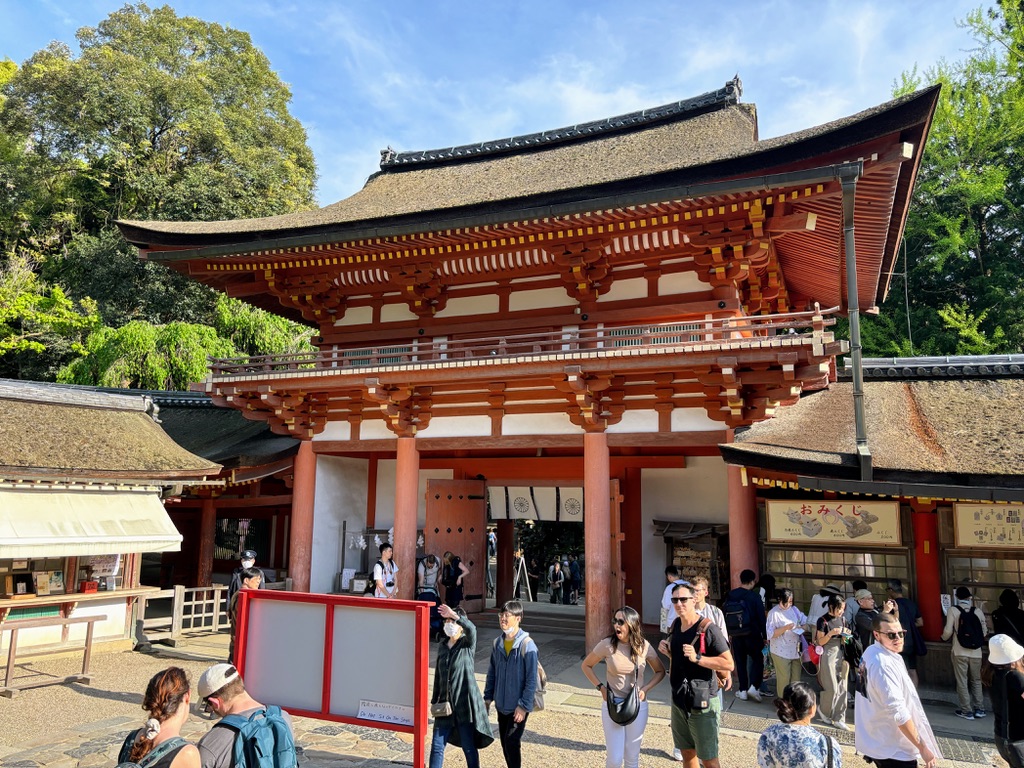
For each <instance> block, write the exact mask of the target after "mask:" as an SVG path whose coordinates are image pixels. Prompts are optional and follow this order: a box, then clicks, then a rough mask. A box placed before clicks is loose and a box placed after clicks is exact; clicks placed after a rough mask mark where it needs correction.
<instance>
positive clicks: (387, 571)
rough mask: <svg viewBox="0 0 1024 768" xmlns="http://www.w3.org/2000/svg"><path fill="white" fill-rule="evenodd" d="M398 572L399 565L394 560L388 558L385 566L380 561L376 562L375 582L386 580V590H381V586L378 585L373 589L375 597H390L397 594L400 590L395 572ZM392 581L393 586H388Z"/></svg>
mask: <svg viewBox="0 0 1024 768" xmlns="http://www.w3.org/2000/svg"><path fill="white" fill-rule="evenodd" d="M396 573H398V566H397V565H395V561H394V560H388V561H387V562H386V563H385V564H384V567H383V568H381V565H380V563H374V565H373V580H374V582H378V581H382V582H384V591H383V592H381V590H380V586H377V587H375V588H374V590H373V595H374V597H389V596H391V595H395V594H396V593H397V592H398V579H396V578H395V574H396ZM389 581H390V582H391V586H390V587H389V586H387V584H388V582H389Z"/></svg>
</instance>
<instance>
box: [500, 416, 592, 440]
mask: <svg viewBox="0 0 1024 768" xmlns="http://www.w3.org/2000/svg"><path fill="white" fill-rule="evenodd" d="M501 434H503V435H582V434H583V430H582V429H581V428H580V427H577V426H576V425H575V424H573V423H572V422H571V421H569V416H568V414H565V413H532V414H531V413H516V414H505V416H504V418H502V420H501Z"/></svg>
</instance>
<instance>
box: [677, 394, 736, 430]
mask: <svg viewBox="0 0 1024 768" xmlns="http://www.w3.org/2000/svg"><path fill="white" fill-rule="evenodd" d="M700 402H703V401H700ZM718 429H725V425H724V424H723V423H722V422H720V421H715V420H714V419H712V418H711V417H710V416H708V412H707V411H706V410H704V408H703V406H702V407H699V408H674V409H673V410H672V431H673V432H708V431H712V430H718Z"/></svg>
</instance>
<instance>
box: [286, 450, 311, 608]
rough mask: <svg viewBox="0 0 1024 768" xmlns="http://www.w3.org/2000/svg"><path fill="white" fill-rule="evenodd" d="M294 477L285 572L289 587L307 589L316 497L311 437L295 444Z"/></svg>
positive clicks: (304, 590) (296, 589) (298, 589)
mask: <svg viewBox="0 0 1024 768" xmlns="http://www.w3.org/2000/svg"><path fill="white" fill-rule="evenodd" d="M294 476H295V480H294V482H293V484H292V520H291V535H290V537H289V547H288V549H289V553H288V575H289V576H291V579H292V589H294V590H295V591H296V592H309V574H310V568H311V563H312V559H313V502H314V500H315V499H316V454H315V453H313V442H312V441H311V440H303V441H302V442H301V443H299V452H298V453H297V454H295V470H294Z"/></svg>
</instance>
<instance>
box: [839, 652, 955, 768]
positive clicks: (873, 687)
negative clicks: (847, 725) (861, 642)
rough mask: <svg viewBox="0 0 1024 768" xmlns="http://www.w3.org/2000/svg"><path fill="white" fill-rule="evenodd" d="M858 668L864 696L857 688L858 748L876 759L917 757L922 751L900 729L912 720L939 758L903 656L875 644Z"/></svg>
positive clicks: (855, 717)
mask: <svg viewBox="0 0 1024 768" xmlns="http://www.w3.org/2000/svg"><path fill="white" fill-rule="evenodd" d="M860 670H861V675H863V676H864V689H865V691H866V692H867V696H866V697H865V696H863V695H862V694H861V692H860V691H857V705H856V706H855V707H854V710H853V718H854V729H855V731H856V745H857V751H858V752H860V753H861V754H862V755H867V756H868V757H873V758H876V759H878V760H890V759H892V760H917V758H919V757H920V756H921V753H920V752H919V751H918V750H917V748H916V747H915V746H914V745H913V744H911V743H910V741H909V739H907V737H906V736H904V735H903V731H901V730H900V729H899V726H901V725H903V724H904V723H906V722H907V721H908V720H913V721H914V726H915V727H916V728H917V733H918V736H920V737H921V739H922V740H923V741H924V743H925V744H927V745H928V748H929V749H930V750H931V751H932V752H934V753H935V757H937V758H938V759H940V760H941V759H942V753H941V752H940V751H939V744H938V742H937V741H936V740H935V734H934V733H932V727H931V725H929V723H928V718H927V717H925V714H924V708H922V706H921V698H920V697H919V696H918V695H917V689H916V688H915V687H914V684H913V683H912V682H910V675H909V674H907V665H906V664H905V663H904V662H903V658H902V657H901V656H900V655H899V654H898V653H893V652H892V651H890V650H889V649H887V648H885V647H883V646H882V644H881V643H875V644H873V645H869V646H868V647H867V649H865V651H864V656H863V658H862V660H861V665H860Z"/></svg>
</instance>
